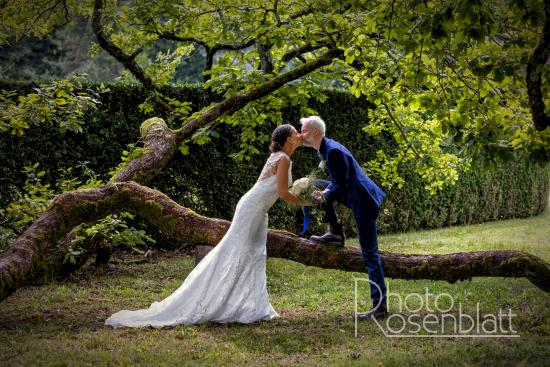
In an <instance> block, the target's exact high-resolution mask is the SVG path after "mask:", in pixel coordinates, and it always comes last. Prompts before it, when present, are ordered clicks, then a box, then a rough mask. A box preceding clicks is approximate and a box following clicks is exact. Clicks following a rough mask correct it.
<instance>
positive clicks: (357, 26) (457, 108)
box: [0, 0, 550, 191]
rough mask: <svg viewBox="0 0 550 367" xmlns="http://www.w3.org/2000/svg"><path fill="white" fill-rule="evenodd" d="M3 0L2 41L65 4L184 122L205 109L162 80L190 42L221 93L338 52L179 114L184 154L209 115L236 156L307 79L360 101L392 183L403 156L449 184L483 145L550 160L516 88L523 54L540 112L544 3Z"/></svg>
mask: <svg viewBox="0 0 550 367" xmlns="http://www.w3.org/2000/svg"><path fill="white" fill-rule="evenodd" d="M4 3H5V4H4V5H3V7H2V12H3V15H4V18H6V16H7V15H9V16H10V21H9V22H6V23H4V25H3V27H2V29H1V30H0V40H2V41H4V42H6V41H7V40H9V39H10V36H13V35H15V37H16V38H17V37H21V35H23V34H30V35H39V36H40V35H45V34H47V33H48V32H50V31H51V30H52V29H54V28H55V27H57V26H59V24H63V23H65V22H67V21H68V19H70V17H71V16H74V15H79V16H88V17H91V20H92V26H93V29H94V32H95V33H96V35H97V37H98V46H99V47H100V48H102V49H104V50H106V51H107V52H108V53H109V54H111V55H112V56H113V57H115V58H116V59H117V60H118V61H119V62H121V63H122V64H123V65H124V66H125V67H126V70H127V77H130V78H136V79H137V80H139V81H140V82H141V83H143V85H144V86H145V87H146V88H148V89H150V91H151V99H150V102H151V103H150V104H149V105H144V109H151V108H156V109H157V111H158V114H159V115H160V116H162V117H165V118H166V119H167V120H168V124H169V126H177V125H179V126H181V127H182V129H185V125H187V124H189V123H190V122H192V121H193V120H194V119H195V118H196V117H197V116H200V115H201V114H204V113H205V112H207V111H208V108H209V107H207V108H206V109H203V110H201V111H195V113H194V114H191V115H190V116H189V113H188V112H189V110H188V108H187V107H188V106H187V105H185V104H183V105H182V102H183V103H185V101H175V100H173V99H172V100H171V99H170V98H169V96H167V95H166V93H164V92H162V90H163V87H164V86H165V85H166V84H167V83H168V82H169V81H170V80H172V78H173V76H174V74H175V73H176V69H177V66H178V65H179V64H180V63H181V62H182V60H184V59H186V58H189V57H190V55H192V54H193V53H196V52H197V50H200V51H201V52H202V53H203V54H205V55H206V60H205V66H204V71H203V76H204V80H205V82H206V83H205V84H204V85H205V88H207V89H209V90H210V91H212V92H213V93H215V94H217V95H219V96H220V98H222V99H223V98H225V99H227V98H230V97H232V96H236V95H238V94H242V93H247V92H250V91H251V90H253V89H255V88H259V87H260V86H263V85H266V84H267V83H269V82H270V81H272V80H274V79H276V78H277V77H279V76H281V75H284V74H287V73H289V72H290V71H292V70H295V69H296V68H297V67H299V66H300V65H304V64H305V63H307V62H311V61H313V60H316V59H318V58H319V57H320V55H323V54H324V53H326V52H327V50H339V51H341V52H343V53H342V54H341V55H335V56H333V58H332V63H331V64H330V65H329V66H327V67H325V68H315V69H313V70H311V71H310V72H308V73H306V74H303V75H297V76H296V78H294V79H293V80H292V79H291V80H289V82H290V83H288V84H287V83H285V84H284V85H282V86H281V87H279V88H276V89H273V90H271V91H269V93H267V94H266V95H262V96H261V97H260V98H256V99H252V100H250V101H248V102H247V103H246V104H244V105H243V106H239V107H240V108H238V109H236V111H230V112H229V113H227V112H225V113H223V112H222V113H219V114H216V116H215V118H214V119H212V120H208V121H207V122H201V123H198V124H191V126H190V127H189V129H187V130H185V134H184V135H185V136H184V137H182V139H181V141H179V143H178V144H180V145H181V146H180V150H181V151H182V152H184V153H185V152H186V151H187V148H186V146H187V144H188V143H190V142H194V143H198V144H204V143H207V142H208V141H209V135H210V134H213V133H214V134H215V125H216V124H218V123H227V124H231V125H234V126H236V127H238V128H239V129H241V131H242V134H241V151H239V152H237V153H236V154H235V158H237V159H243V158H246V157H247V156H249V155H251V154H255V153H257V150H256V148H254V146H253V144H251V143H252V142H254V141H257V140H260V141H264V140H267V139H268V137H267V136H265V135H263V134H258V133H257V132H256V131H257V129H256V127H257V126H258V125H262V124H278V123H280V122H281V114H280V112H279V111H280V108H281V106H283V105H296V106H301V107H302V109H303V111H302V112H303V114H311V113H314V112H315V111H313V110H311V109H309V108H308V107H307V103H306V102H307V100H308V99H311V98H317V99H320V100H322V99H323V98H325V96H324V95H323V93H322V92H320V91H319V89H318V87H319V86H320V85H323V86H326V85H329V86H334V87H336V88H341V89H348V90H349V91H350V92H352V93H353V94H355V95H356V96H357V97H358V98H367V99H368V100H369V101H370V102H372V104H373V106H375V108H374V109H373V112H372V116H371V121H370V122H369V125H368V126H365V129H364V131H365V132H366V133H367V134H370V135H377V134H391V135H392V136H393V137H394V139H395V140H396V141H397V142H398V149H396V150H395V151H382V150H380V151H379V152H378V155H377V159H376V160H373V161H371V162H368V163H367V164H366V168H367V169H368V170H370V171H374V172H377V173H378V174H379V175H381V176H382V177H383V179H384V180H385V181H386V182H388V183H389V184H395V185H398V186H401V185H402V184H403V178H402V177H400V176H399V174H398V169H397V168H398V166H399V165H400V164H402V163H404V162H412V163H414V165H415V167H416V170H417V171H418V172H419V173H420V174H421V175H422V176H423V177H424V179H425V181H426V184H427V186H426V187H427V188H428V189H429V190H431V191H436V190H438V189H439V188H441V187H442V186H443V185H445V184H448V183H453V182H455V181H456V180H457V177H458V174H459V172H460V171H461V170H463V169H467V168H468V166H469V163H470V158H471V157H472V156H474V155H475V154H476V153H477V152H478V151H479V150H481V149H483V150H491V151H494V152H495V153H497V154H498V153H499V152H501V151H506V150H509V149H517V150H521V151H524V152H526V153H527V154H530V155H532V156H535V157H537V158H539V159H542V160H547V159H548V157H549V152H550V136H549V134H550V129H547V128H545V125H544V123H542V124H541V123H540V121H543V122H544V120H541V119H539V123H537V121H534V120H533V116H534V114H533V111H534V109H533V108H532V107H533V105H534V104H533V101H530V99H529V98H530V95H529V94H528V93H527V91H528V90H530V89H533V88H535V87H536V85H535V86H534V87H533V85H530V84H529V80H528V78H527V76H526V68H527V66H528V65H534V66H535V67H536V68H535V72H536V73H538V74H537V75H538V76H539V78H540V79H541V81H542V82H541V84H540V85H539V88H538V90H539V91H540V95H541V100H540V101H539V102H542V107H543V111H542V112H543V115H542V116H543V117H544V116H548V107H547V106H548V100H549V93H550V92H549V90H550V87H548V85H550V83H548V82H547V81H548V76H549V66H548V65H547V64H546V63H544V62H542V63H541V62H540V60H541V58H544V55H546V57H548V53H547V52H546V51H545V50H546V49H547V48H548V45H546V43H548V42H550V40H549V38H550V37H549V36H546V38H545V37H544V35H545V32H547V31H548V24H549V22H550V19H549V18H550V16H549V14H548V12H549V11H550V10H549V7H550V6H549V4H548V1H542V0H529V1H519V0H495V1H490V2H481V1H477V0H461V1H450V0H449V1H419V0H418V1H397V0H378V1H360V0H348V1H340V2H334V1H330V0H320V1H312V2H307V1H297V0H284V1H281V0H272V1H261V0H239V1H227V0H214V1H207V2H204V1H198V0H179V1H167V0H164V1H155V2H149V1H144V0H134V1H111V0H108V1H104V0H96V1H91V0H90V1H84V2H73V1H68V0H65V1H50V2H48V3H49V5H48V6H42V7H40V8H39V7H37V6H35V2H32V1H23V2H17V3H18V4H19V5H18V7H17V10H18V12H17V14H16V13H15V9H16V6H15V5H14V4H15V2H13V1H4ZM30 20H32V22H29V21H30ZM167 42H170V43H167ZM159 44H161V45H162V47H160V46H159ZM167 44H169V45H172V46H173V47H172V48H167ZM95 47H97V46H95ZM535 51H539V52H538V54H537V55H538V60H539V61H537V57H536V52H535ZM545 52H546V53H545ZM541 55H542V56H541ZM537 62H538V64H537ZM535 79H536V78H535ZM535 89H536V88H535ZM531 99H532V98H531ZM545 102H546V103H545ZM545 106H546V107H545ZM212 107H213V106H211V107H210V108H212ZM537 113H538V114H539V115H540V103H539V111H538V112H537ZM325 118H326V119H327V120H328V121H330V116H325Z"/></svg>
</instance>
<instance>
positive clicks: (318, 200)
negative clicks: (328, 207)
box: [311, 190, 323, 204]
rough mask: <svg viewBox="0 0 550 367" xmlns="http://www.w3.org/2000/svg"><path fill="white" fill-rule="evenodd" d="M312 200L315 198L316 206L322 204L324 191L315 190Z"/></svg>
mask: <svg viewBox="0 0 550 367" xmlns="http://www.w3.org/2000/svg"><path fill="white" fill-rule="evenodd" d="M311 196H312V198H313V202H314V203H315V204H320V203H321V201H323V192H322V191H319V190H315V191H313V193H312V194H311Z"/></svg>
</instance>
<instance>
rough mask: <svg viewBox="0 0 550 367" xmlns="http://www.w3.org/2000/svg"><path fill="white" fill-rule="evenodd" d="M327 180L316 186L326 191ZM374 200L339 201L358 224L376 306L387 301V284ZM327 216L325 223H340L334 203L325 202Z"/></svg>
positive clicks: (323, 205) (362, 251)
mask: <svg viewBox="0 0 550 367" xmlns="http://www.w3.org/2000/svg"><path fill="white" fill-rule="evenodd" d="M329 183H330V182H329V181H326V180H317V181H316V182H315V186H317V187H319V188H320V189H324V188H326V187H327V185H328V184H329ZM370 201H372V199H370V197H369V198H368V199H366V200H365V199H363V200H361V199H359V200H354V201H353V202H352V203H346V202H342V201H338V202H340V203H341V204H343V205H345V206H347V207H348V208H350V209H351V210H352V211H353V216H354V218H355V222H356V223H357V231H358V232H359V244H360V245H361V253H362V254H363V261H364V263H365V266H366V267H367V271H368V273H369V280H370V281H371V282H373V283H375V284H376V285H374V284H372V283H371V285H370V295H371V299H372V301H373V304H374V306H376V305H377V304H378V302H380V301H382V302H384V301H385V300H386V283H385V281H384V269H383V268H382V261H381V260H380V254H379V253H378V233H377V228H376V218H378V211H379V210H378V208H377V207H376V205H374V203H371V202H370ZM321 207H322V208H323V210H324V212H325V215H324V217H323V222H324V223H330V224H331V225H334V224H336V223H338V217H337V215H336V210H335V208H334V201H332V200H325V201H323V203H322V204H321Z"/></svg>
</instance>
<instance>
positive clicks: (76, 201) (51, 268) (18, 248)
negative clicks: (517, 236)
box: [0, 182, 550, 300]
mask: <svg viewBox="0 0 550 367" xmlns="http://www.w3.org/2000/svg"><path fill="white" fill-rule="evenodd" d="M121 211H126V212H130V213H134V214H136V215H138V216H140V217H142V218H144V219H145V220H147V221H148V222H150V223H151V224H153V225H155V226H156V227H157V228H159V229H160V230H161V231H162V232H163V233H165V234H166V235H167V236H169V237H171V238H173V239H175V240H179V241H185V243H187V244H188V245H210V246H215V245H216V244H217V243H218V242H219V241H220V239H221V238H222V237H223V236H224V234H225V233H226V231H227V229H228V228H229V225H230V222H228V221H226V220H221V219H214V218H207V217H203V216H201V215H198V214H197V213H195V212H193V211H192V210H190V209H187V208H185V207H183V206H181V205H179V204H177V203H176V202H174V201H173V200H171V199H170V198H168V197H167V196H166V195H164V194H162V193H161V192H159V191H156V190H153V189H150V188H148V187H145V186H141V185H139V184H137V183H135V182H120V183H113V184H110V185H106V186H102V187H98V188H94V189H87V190H78V191H72V192H66V193H63V194H61V195H59V196H58V197H57V198H56V199H55V200H54V202H53V203H52V205H51V206H50V207H49V208H48V209H47V210H46V212H45V213H44V214H43V215H42V216H41V217H40V219H38V220H37V221H35V222H34V223H33V224H32V225H31V226H30V227H29V228H28V229H27V230H26V231H25V232H24V233H23V234H22V235H21V236H19V238H18V239H17V240H16V242H15V243H14V244H13V245H12V246H11V247H9V248H8V249H7V250H6V251H5V252H4V253H3V254H2V255H1V256H0V300H3V299H5V298H6V297H8V296H9V295H10V294H11V293H12V292H13V291H15V290H16V289H18V288H19V287H21V286H23V285H25V284H28V283H29V282H31V281H32V282H36V280H37V279H41V278H42V277H43V276H44V275H45V274H48V275H59V274H63V273H66V272H70V271H72V270H74V269H75V268H76V267H74V266H73V267H66V266H62V264H63V262H62V259H61V257H62V256H63V255H64V252H63V249H64V248H63V246H64V245H57V243H58V242H59V241H60V240H61V239H63V238H64V237H65V236H66V235H67V233H69V231H71V230H72V229H73V228H74V227H75V226H77V225H78V224H81V223H89V222H93V221H96V220H98V219H100V218H102V217H104V216H105V215H107V214H113V213H119V212H121ZM88 250H89V249H88ZM267 251H268V255H269V256H271V257H280V258H285V259H290V260H294V261H298V262H300V263H303V264H305V265H312V266H318V267H321V268H332V269H341V270H346V271H356V272H366V267H365V266H364V265H363V259H362V255H361V252H360V250H359V249H357V248H353V247H344V248H336V247H331V246H317V245H315V244H314V243H312V242H311V241H308V240H305V239H303V238H300V237H298V236H296V235H293V234H291V233H288V232H282V231H269V233H268V240H267ZM89 252H90V251H87V253H89ZM381 256H382V264H383V266H384V271H385V273H386V275H387V276H388V277H390V278H401V279H432V280H446V281H449V282H455V281H457V280H464V279H470V278H472V277H475V276H499V277H527V278H528V279H529V280H530V281H531V282H532V283H533V284H534V285H536V286H537V287H539V288H541V289H543V290H544V291H546V292H550V265H549V264H548V263H546V262H545V261H543V260H541V259H540V258H538V257H536V256H533V255H529V254H525V253H521V252H517V251H482V252H473V253H455V254H446V255H404V254H395V253H385V252H382V253H381ZM82 262H83V261H82V260H81V261H80V262H79V264H78V265H80V264H81V263H82Z"/></svg>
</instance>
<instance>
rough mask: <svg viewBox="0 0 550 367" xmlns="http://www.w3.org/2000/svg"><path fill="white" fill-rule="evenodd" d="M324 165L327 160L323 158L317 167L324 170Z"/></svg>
mask: <svg viewBox="0 0 550 367" xmlns="http://www.w3.org/2000/svg"><path fill="white" fill-rule="evenodd" d="M326 166H327V162H326V161H324V160H322V161H321V163H319V168H320V169H322V170H324V169H325V168H326Z"/></svg>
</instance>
